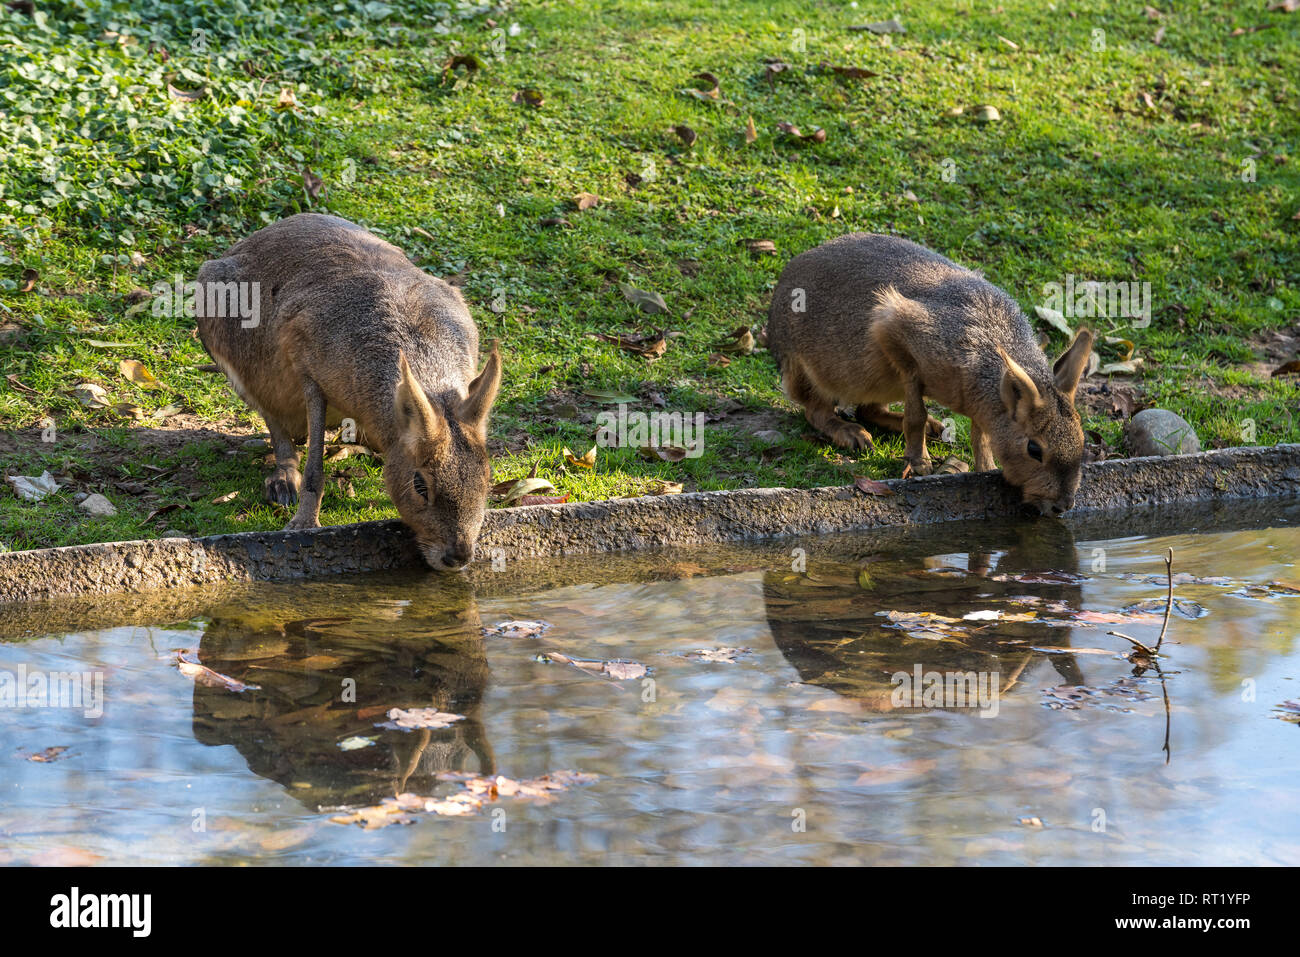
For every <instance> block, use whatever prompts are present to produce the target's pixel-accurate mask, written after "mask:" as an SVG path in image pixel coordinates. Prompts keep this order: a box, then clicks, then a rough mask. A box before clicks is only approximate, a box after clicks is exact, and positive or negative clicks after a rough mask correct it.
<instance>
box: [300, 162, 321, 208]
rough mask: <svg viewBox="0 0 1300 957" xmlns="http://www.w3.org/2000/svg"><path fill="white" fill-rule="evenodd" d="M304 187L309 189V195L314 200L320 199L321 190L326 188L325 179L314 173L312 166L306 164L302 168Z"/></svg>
mask: <svg viewBox="0 0 1300 957" xmlns="http://www.w3.org/2000/svg"><path fill="white" fill-rule="evenodd" d="M302 188H303V189H305V190H306V191H307V195H308V196H309V197H311V198H312V199H313V200H316V199H320V194H321V190H322V189H324V188H325V180H323V179H321V178H320V177H319V176H317V175H316V174H315V173H313V172H312V171H311V168H310V167H308V166H304V167H303V168H302Z"/></svg>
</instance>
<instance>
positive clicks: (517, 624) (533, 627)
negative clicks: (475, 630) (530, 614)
mask: <svg viewBox="0 0 1300 957" xmlns="http://www.w3.org/2000/svg"><path fill="white" fill-rule="evenodd" d="M550 630H551V623H550V622H549V621H503V622H501V623H500V624H497V625H494V626H493V627H491V628H484V629H483V635H484V637H487V638H537V637H539V636H541V635H544V634H546V632H548V631H550Z"/></svg>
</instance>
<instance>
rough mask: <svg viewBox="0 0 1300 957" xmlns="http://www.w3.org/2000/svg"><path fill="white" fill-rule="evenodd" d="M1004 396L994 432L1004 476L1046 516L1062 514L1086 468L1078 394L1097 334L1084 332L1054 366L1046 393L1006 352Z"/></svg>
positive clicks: (1004, 359) (992, 432) (1003, 370)
mask: <svg viewBox="0 0 1300 957" xmlns="http://www.w3.org/2000/svg"><path fill="white" fill-rule="evenodd" d="M998 352H999V353H1000V354H1001V356H1002V383H1001V388H1000V396H1001V400H1002V408H1003V411H1004V412H1005V416H1004V417H1002V418H1000V419H999V421H998V423H997V424H996V425H995V427H994V428H993V429H992V431H991V432H990V435H989V438H990V440H991V441H992V444H993V454H994V455H995V456H997V459H998V462H999V464H1001V466H1002V475H1003V477H1004V478H1005V479H1006V480H1007V481H1008V482H1010V483H1011V484H1012V485H1014V486H1016V487H1017V488H1019V489H1020V490H1021V491H1022V493H1023V494H1024V500H1025V504H1026V505H1033V506H1034V507H1035V508H1037V509H1038V511H1039V512H1040V513H1041V514H1043V515H1060V514H1061V513H1062V512H1064V511H1066V510H1067V509H1069V508H1070V507H1071V506H1072V505H1074V493H1075V492H1076V491H1077V490H1078V488H1079V470H1080V468H1081V467H1082V466H1083V426H1082V424H1081V423H1080V421H1079V413H1078V412H1076V411H1075V409H1074V392H1075V389H1077V388H1078V386H1079V379H1080V378H1082V377H1083V373H1084V370H1085V369H1087V367H1088V357H1089V356H1090V355H1091V354H1092V333H1091V332H1089V331H1088V330H1086V329H1080V330H1079V332H1078V333H1077V334H1076V335H1075V337H1074V341H1073V342H1072V343H1070V347H1069V348H1068V349H1066V350H1065V352H1064V353H1063V354H1062V355H1061V358H1059V359H1057V360H1056V364H1055V365H1054V366H1052V383H1051V384H1050V385H1049V386H1047V388H1046V389H1042V388H1040V387H1039V386H1037V385H1035V384H1034V381H1033V379H1031V378H1030V377H1029V374H1028V373H1027V372H1025V370H1024V368H1023V367H1022V366H1020V364H1019V363H1017V362H1016V361H1015V360H1014V359H1012V358H1011V357H1010V356H1008V355H1007V354H1006V353H1005V352H1002V350H1001V349H999V350H998Z"/></svg>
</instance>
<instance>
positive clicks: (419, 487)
mask: <svg viewBox="0 0 1300 957" xmlns="http://www.w3.org/2000/svg"><path fill="white" fill-rule="evenodd" d="M411 484H412V485H414V486H415V490H416V491H417V492H419V493H420V498H422V499H424V500H425V501H426V502H427V501H429V486H427V485H425V484H424V476H423V475H421V474H420V473H419V472H416V473H415V478H413V479H411Z"/></svg>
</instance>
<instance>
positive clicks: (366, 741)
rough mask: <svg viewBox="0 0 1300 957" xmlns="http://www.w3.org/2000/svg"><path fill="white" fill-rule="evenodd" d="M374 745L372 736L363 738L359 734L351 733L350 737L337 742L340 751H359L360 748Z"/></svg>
mask: <svg viewBox="0 0 1300 957" xmlns="http://www.w3.org/2000/svg"><path fill="white" fill-rule="evenodd" d="M374 745H375V739H374V738H363V737H361V736H359V735H355V734H354V735H353V736H352V737H350V738H344V739H343V740H342V741H340V742H339V750H340V751H359V750H361V749H362V748H372V747H374Z"/></svg>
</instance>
